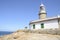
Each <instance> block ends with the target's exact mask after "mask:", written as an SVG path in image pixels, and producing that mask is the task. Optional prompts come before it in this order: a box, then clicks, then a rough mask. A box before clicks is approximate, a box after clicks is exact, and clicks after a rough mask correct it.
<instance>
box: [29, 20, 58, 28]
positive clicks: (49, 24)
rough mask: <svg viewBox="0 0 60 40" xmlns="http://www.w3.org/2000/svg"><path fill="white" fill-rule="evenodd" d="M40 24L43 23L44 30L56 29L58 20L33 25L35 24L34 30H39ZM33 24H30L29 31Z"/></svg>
mask: <svg viewBox="0 0 60 40" xmlns="http://www.w3.org/2000/svg"><path fill="white" fill-rule="evenodd" d="M41 23H44V29H51V28H52V29H54V28H58V20H50V21H44V22H39V23H33V24H35V29H41ZM33 24H30V28H31V29H33Z"/></svg>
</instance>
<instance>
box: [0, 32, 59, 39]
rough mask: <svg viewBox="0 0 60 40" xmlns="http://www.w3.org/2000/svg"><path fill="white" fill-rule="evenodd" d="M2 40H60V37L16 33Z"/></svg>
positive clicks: (3, 37)
mask: <svg viewBox="0 0 60 40" xmlns="http://www.w3.org/2000/svg"><path fill="white" fill-rule="evenodd" d="M0 40H60V35H51V34H38V33H26V32H21V31H20V32H14V33H12V34H9V35H4V36H2V37H0Z"/></svg>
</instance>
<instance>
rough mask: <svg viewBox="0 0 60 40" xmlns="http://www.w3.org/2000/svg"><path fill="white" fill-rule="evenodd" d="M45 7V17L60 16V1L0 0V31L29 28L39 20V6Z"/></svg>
mask: <svg viewBox="0 0 60 40" xmlns="http://www.w3.org/2000/svg"><path fill="white" fill-rule="evenodd" d="M41 1H42V3H43V4H44V5H45V8H46V11H47V17H54V16H57V15H60V0H0V31H16V30H18V29H24V27H25V26H28V27H29V22H30V21H32V20H36V19H38V18H39V16H38V13H39V10H40V8H39V7H40V4H41Z"/></svg>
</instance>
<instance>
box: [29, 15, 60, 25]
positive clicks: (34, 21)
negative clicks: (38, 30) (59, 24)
mask: <svg viewBox="0 0 60 40" xmlns="http://www.w3.org/2000/svg"><path fill="white" fill-rule="evenodd" d="M55 19H60V16H58V17H52V18H45V19H38V20H33V21H31V22H30V23H29V24H32V23H37V22H43V21H49V20H55Z"/></svg>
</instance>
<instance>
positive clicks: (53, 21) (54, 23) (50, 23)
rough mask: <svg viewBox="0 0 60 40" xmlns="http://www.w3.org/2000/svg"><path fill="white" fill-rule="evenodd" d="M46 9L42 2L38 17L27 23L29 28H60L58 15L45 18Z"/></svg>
mask: <svg viewBox="0 0 60 40" xmlns="http://www.w3.org/2000/svg"><path fill="white" fill-rule="evenodd" d="M46 14H47V13H46V10H45V6H44V5H43V4H41V5H40V12H39V19H38V20H34V21H31V22H30V23H29V28H30V29H55V28H60V16H57V17H52V18H46Z"/></svg>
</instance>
